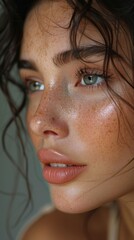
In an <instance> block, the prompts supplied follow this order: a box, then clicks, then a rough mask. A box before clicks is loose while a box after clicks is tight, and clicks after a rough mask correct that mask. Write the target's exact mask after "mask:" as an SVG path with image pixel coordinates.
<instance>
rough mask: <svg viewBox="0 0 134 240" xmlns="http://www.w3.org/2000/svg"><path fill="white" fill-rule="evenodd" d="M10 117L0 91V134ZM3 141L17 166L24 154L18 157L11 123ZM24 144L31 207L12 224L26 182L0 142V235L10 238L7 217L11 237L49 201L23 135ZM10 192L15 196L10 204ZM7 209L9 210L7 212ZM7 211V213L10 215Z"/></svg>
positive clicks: (4, 239) (17, 95) (23, 197)
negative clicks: (15, 187)
mask: <svg viewBox="0 0 134 240" xmlns="http://www.w3.org/2000/svg"><path fill="white" fill-rule="evenodd" d="M12 91H13V95H14V96H15V99H16V101H20V99H21V94H20V93H18V91H17V89H12ZM22 116H23V119H24V121H25V111H23V114H22ZM9 118H10V110H9V108H8V105H7V102H6V100H5V97H4V96H3V94H2V92H1V91H0V137H1V134H2V131H3V129H4V127H5V125H6V122H7V121H8V120H9ZM6 142H7V146H8V150H9V152H10V153H11V155H12V157H13V159H14V160H15V162H16V163H17V164H19V166H20V167H21V164H22V165H23V162H24V158H23V157H21V155H20V152H19V145H18V138H17V137H16V135H15V128H14V126H12V127H11V128H10V130H9V131H8V134H7V137H6ZM25 148H26V151H27V153H28V161H29V179H30V187H31V191H32V197H33V208H31V207H29V208H28V210H27V211H26V212H25V214H24V216H22V218H21V220H20V222H19V223H18V224H17V225H15V226H14V223H15V221H16V219H17V217H19V216H20V213H21V211H23V207H24V203H25V202H26V199H27V194H26V186H25V181H24V179H23V178H22V177H21V176H20V175H19V176H17V171H16V168H15V166H13V164H12V163H11V161H10V160H9V159H8V158H7V156H6V155H5V153H4V152H3V149H2V144H0V239H1V240H11V238H10V236H9V235H8V220H9V219H10V230H12V234H13V239H14V240H15V239H16V236H17V234H18V232H19V231H20V229H21V228H22V226H23V225H24V224H25V223H26V221H27V220H28V219H29V218H31V216H33V215H34V214H35V213H36V212H37V211H39V209H40V208H42V207H43V206H45V205H46V204H48V203H50V196H49V191H48V186H47V184H46V183H45V181H44V179H43V178H42V173H41V168H40V165H39V162H38V160H37V158H36V156H35V153H34V149H33V147H32V145H31V143H30V141H29V140H28V138H25ZM14 184H17V185H18V193H19V194H21V195H19V194H18V195H17V194H15V195H14ZM13 196H15V200H14V201H13V204H12V202H11V201H12V199H13ZM10 210H11V212H10ZM10 213H11V216H10Z"/></svg>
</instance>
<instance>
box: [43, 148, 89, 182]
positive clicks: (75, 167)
mask: <svg viewBox="0 0 134 240" xmlns="http://www.w3.org/2000/svg"><path fill="white" fill-rule="evenodd" d="M38 157H39V160H40V161H41V163H43V177H44V178H45V180H46V181H47V182H48V183H52V184H63V183H67V182H69V181H72V180H73V179H75V178H76V177H78V176H79V175H80V174H81V173H82V172H83V171H84V170H85V167H86V165H84V164H78V163H75V162H73V161H72V160H70V159H69V158H68V157H67V156H66V155H63V154H61V153H59V152H56V151H54V150H51V149H40V150H39V152H38ZM52 163H58V164H66V165H69V166H67V167H52V166H50V164H52Z"/></svg>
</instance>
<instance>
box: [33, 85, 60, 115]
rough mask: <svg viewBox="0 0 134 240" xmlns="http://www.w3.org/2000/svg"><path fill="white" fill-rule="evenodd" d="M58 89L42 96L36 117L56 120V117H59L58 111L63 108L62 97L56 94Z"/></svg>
mask: <svg viewBox="0 0 134 240" xmlns="http://www.w3.org/2000/svg"><path fill="white" fill-rule="evenodd" d="M56 93H57V91H56V89H51V90H49V91H46V92H44V93H43V94H42V98H41V99H40V102H39V105H38V107H37V110H36V112H35V116H36V117H40V118H45V119H46V118H50V119H51V118H54V117H55V115H58V109H59V108H60V106H61V97H60V98H59V97H58V96H59V94H56Z"/></svg>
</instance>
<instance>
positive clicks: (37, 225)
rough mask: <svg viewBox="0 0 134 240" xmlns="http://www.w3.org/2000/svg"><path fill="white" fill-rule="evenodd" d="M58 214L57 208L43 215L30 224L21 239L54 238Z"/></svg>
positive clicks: (44, 239) (42, 239) (39, 239)
mask: <svg viewBox="0 0 134 240" xmlns="http://www.w3.org/2000/svg"><path fill="white" fill-rule="evenodd" d="M58 215H59V214H58V211H57V210H53V211H52V212H50V213H47V214H46V213H45V214H44V215H42V216H41V217H40V218H39V219H37V220H36V221H35V222H34V223H32V224H31V225H30V226H29V228H28V229H27V230H26V232H25V233H24V235H23V238H22V239H21V240H46V239H48V240H49V239H50V240H53V239H54V236H53V235H54V229H55V223H56V222H57V217H58ZM52 229H53V230H52Z"/></svg>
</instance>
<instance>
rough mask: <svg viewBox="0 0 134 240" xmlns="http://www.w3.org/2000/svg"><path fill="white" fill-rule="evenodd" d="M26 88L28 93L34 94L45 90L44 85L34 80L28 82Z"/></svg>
mask: <svg viewBox="0 0 134 240" xmlns="http://www.w3.org/2000/svg"><path fill="white" fill-rule="evenodd" d="M26 87H27V90H28V92H30V93H33V92H37V91H43V90H44V89H45V87H44V84H42V83H40V82H38V81H34V80H27V81H26Z"/></svg>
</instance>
